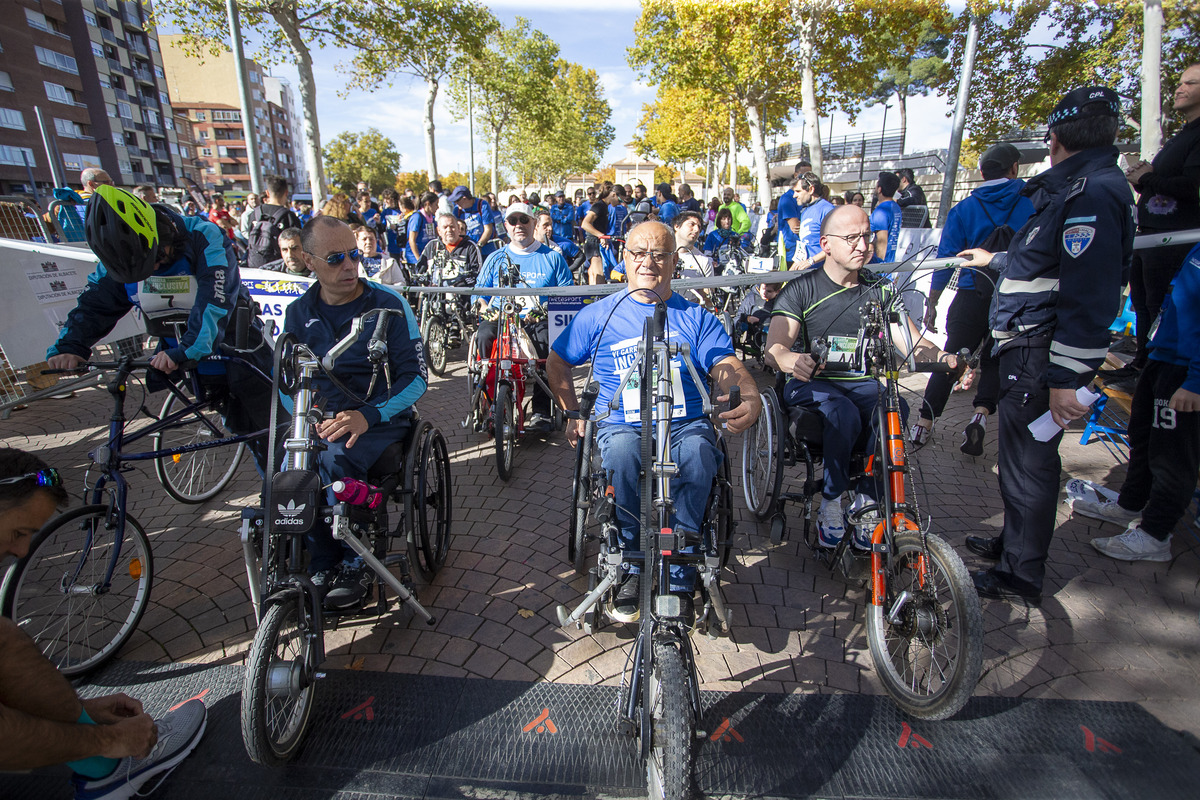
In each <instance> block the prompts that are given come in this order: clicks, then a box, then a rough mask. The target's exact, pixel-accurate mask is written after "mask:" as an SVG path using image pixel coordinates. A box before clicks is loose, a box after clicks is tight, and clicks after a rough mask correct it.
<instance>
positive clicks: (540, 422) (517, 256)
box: [474, 203, 575, 429]
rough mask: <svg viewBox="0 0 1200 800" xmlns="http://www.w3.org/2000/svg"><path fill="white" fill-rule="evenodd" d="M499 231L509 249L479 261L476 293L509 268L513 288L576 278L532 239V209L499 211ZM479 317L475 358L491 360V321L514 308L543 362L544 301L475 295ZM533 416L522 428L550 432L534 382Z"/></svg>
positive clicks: (546, 408)
mask: <svg viewBox="0 0 1200 800" xmlns="http://www.w3.org/2000/svg"><path fill="white" fill-rule="evenodd" d="M504 213H505V217H504V226H505V228H507V230H508V236H509V240H510V241H509V244H507V245H505V246H504V247H503V248H502V249H500V250H497V251H496V252H494V253H492V254H491V255H490V256H488V257H487V260H486V261H484V262H483V269H482V270H481V271H480V273H479V279H478V280H477V281H476V282H475V288H476V290H477V291H478V290H484V289H490V288H492V287H496V286H499V285H500V281H501V270H507V269H508V268H509V264H510V263H511V264H512V265H513V266H514V267H515V268H516V270H517V273H518V274H517V275H516V276H515V277H516V285H517V286H520V287H528V288H530V289H541V288H544V287H547V286H572V285H574V283H575V279H574V278H573V277H572V275H571V269H570V267H568V266H567V260H566V259H565V258H563V256H562V253H558V252H556V251H554V250H551V249H550V248H549V247H547V246H546V245H544V244H542V243H541V242H539V241H538V240H537V239H535V238H533V216H532V209H531V208H530V207H529V206H527V205H526V204H524V203H513V204H512V205H510V206H509V207H508V208H506V209H505V210H504ZM474 299H475V300H476V301H477V302H478V303H479V305H480V309H481V313H482V316H481V317H480V320H479V330H478V331H477V332H476V334H475V353H476V354H477V357H478V358H490V357H491V354H492V343H493V342H495V341H496V321H497V317H498V312H499V310H500V307H501V305H503V304H504V303H509V302H511V303H514V304H515V305H516V306H517V308H518V309H519V310H520V311H519V313H520V315H521V325H522V327H524V329H525V332H526V333H527V334H529V338H530V340H531V341H532V342H533V347H534V350H536V351H537V357H538V358H539V359H540V358H546V355H547V353H548V352H549V349H550V342H549V338H550V330H549V320H548V319H547V317H546V310H545V309H546V298H545V297H538V296H530V295H518V296H516V297H502V296H500V295H496V296H489V295H487V294H484V293H483V292H479V293H477V294H476V295H474ZM532 394H533V402H532V413H531V414H530V416H529V420H528V422H527V423H526V425H525V428H526V429H531V428H532V429H539V428H540V429H545V428H547V427H549V422H550V416H551V411H552V410H551V408H550V397H548V396H547V395H546V393H545V392H544V391H543V390H542V388H541V387H540V386H538V385H537V384H536V383H535V384H534V386H533V392H532Z"/></svg>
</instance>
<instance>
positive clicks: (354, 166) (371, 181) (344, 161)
mask: <svg viewBox="0 0 1200 800" xmlns="http://www.w3.org/2000/svg"><path fill="white" fill-rule="evenodd" d="M324 156H325V174H326V176H327V177H328V178H329V182H330V183H331V184H332V185H333V186H335V187H337V188H339V189H341V190H342V191H344V192H351V191H353V190H354V187H355V185H356V184H357V183H358V182H359V181H366V183H367V186H368V187H370V189H371V193H372V194H378V193H379V192H380V191H382V190H383V189H386V188H388V187H390V186H393V185H394V184H395V182H396V172H397V171H398V170H399V169H400V154H399V153H398V152H396V145H395V144H394V143H393V142H392V140H391V139H389V138H387V137H386V136H384V135H383V134H382V133H380V132H379V131H378V130H376V129H375V128H367V130H366V132H365V133H361V134H358V133H351V132H350V131H343V132H342V133H339V134H338V135H337V136H335V137H334V138H333V139H332V140H330V142H329V144H328V145H327V146H326V147H325V151H324ZM424 188H425V186H424V184H422V185H421V189H424Z"/></svg>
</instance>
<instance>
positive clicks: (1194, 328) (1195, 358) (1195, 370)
mask: <svg viewBox="0 0 1200 800" xmlns="http://www.w3.org/2000/svg"><path fill="white" fill-rule="evenodd" d="M1150 358H1153V359H1154V360H1155V361H1165V362H1167V363H1168V364H1177V365H1179V366H1181V367H1187V368H1188V374H1187V380H1185V381H1184V382H1183V388H1184V389H1187V390H1188V391H1189V392H1195V393H1196V394H1200V244H1198V245H1196V246H1195V247H1193V248H1192V251H1191V252H1190V253H1188V254H1187V258H1185V259H1184V260H1183V266H1181V267H1180V268H1179V272H1178V273H1176V275H1175V280H1173V281H1171V289H1170V291H1169V292H1167V296H1166V297H1165V298H1164V299H1163V306H1162V316H1161V317H1159V318H1158V328H1157V329H1156V330H1155V331H1154V335H1153V336H1152V337H1151V338H1150Z"/></svg>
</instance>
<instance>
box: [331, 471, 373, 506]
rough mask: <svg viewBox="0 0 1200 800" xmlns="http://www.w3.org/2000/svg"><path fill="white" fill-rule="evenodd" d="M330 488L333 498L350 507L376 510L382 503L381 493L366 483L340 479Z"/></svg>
mask: <svg viewBox="0 0 1200 800" xmlns="http://www.w3.org/2000/svg"><path fill="white" fill-rule="evenodd" d="M330 488H331V489H333V496H334V497H336V498H337V499H338V500H339V501H340V502H342V503H349V504H350V505H352V506H366V507H367V508H378V507H379V505H380V504H381V503H382V502H383V492H381V491H379V489H378V488H376V487H374V486H372V485H371V484H369V483H367V482H366V481H360V480H356V479H354V478H342V479H341V480H340V481H334V482H333V485H332V486H331V487H330Z"/></svg>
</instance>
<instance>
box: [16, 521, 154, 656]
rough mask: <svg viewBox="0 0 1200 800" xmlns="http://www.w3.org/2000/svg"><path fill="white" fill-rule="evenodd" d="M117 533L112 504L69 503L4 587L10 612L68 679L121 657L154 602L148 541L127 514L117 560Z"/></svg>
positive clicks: (37, 537)
mask: <svg viewBox="0 0 1200 800" xmlns="http://www.w3.org/2000/svg"><path fill="white" fill-rule="evenodd" d="M117 533H118V528H117V516H116V513H115V512H114V511H112V510H111V509H110V508H109V507H108V506H107V505H102V504H96V505H87V506H81V507H80V508H74V509H71V510H70V511H68V512H66V513H65V514H63V515H62V516H60V517H58V518H56V519H54V520H52V521H51V522H50V523H49V524H48V525H47V526H46V527H45V528H43V529H42V530H41V531H39V532H38V534H37V535H36V536H34V538H33V541H32V543H31V544H30V546H29V554H28V555H26V556H25V557H24V558H22V559H21V560H20V561H18V562H17V563H16V564H15V565H14V566H13V567H12V568H11V569H10V570H8V573H7V575H6V576H5V578H4V583H3V587H2V589H0V595H2V597H3V603H2V605H3V613H4V616H6V617H9V618H10V619H12V620H13V621H14V622H16V623H17V625H18V626H20V628H21V630H23V631H25V633H27V634H29V636H30V638H32V639H33V640H34V642H36V643H37V645H38V648H39V649H41V651H42V652H43V653H44V654H45V655H46V657H47V658H48V659H50V661H51V662H52V663H53V664H54V666H56V667H57V668H58V670H59V671H60V672H62V673H63V674H64V675H66V676H67V677H78V676H81V675H86V674H87V673H89V672H91V671H92V670H95V669H97V668H98V667H100V666H102V665H103V664H105V663H106V662H107V661H108V660H109V659H110V658H112V657H113V656H114V655H116V654H117V651H119V650H120V649H121V647H122V646H123V645H124V644H125V642H127V641H128V640H129V637H130V636H132V635H133V632H134V631H135V630H136V629H137V626H138V622H140V621H141V619H142V614H143V613H145V611H146V606H147V605H149V603H150V587H151V585H152V584H153V582H154V557H153V556H152V555H151V552H150V540H149V539H147V538H146V532H145V531H144V530H142V526H141V525H139V524H138V522H137V520H135V519H134V518H133V517H131V516H126V517H125V534H124V538H123V539H122V541H121V543H120V551H121V552H120V555H119V556H116V563H115V564H113V563H112V562H113V558H114V556H115V555H116V553H115V551H116V550H117ZM110 565H111V567H112V570H111V573H110Z"/></svg>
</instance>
